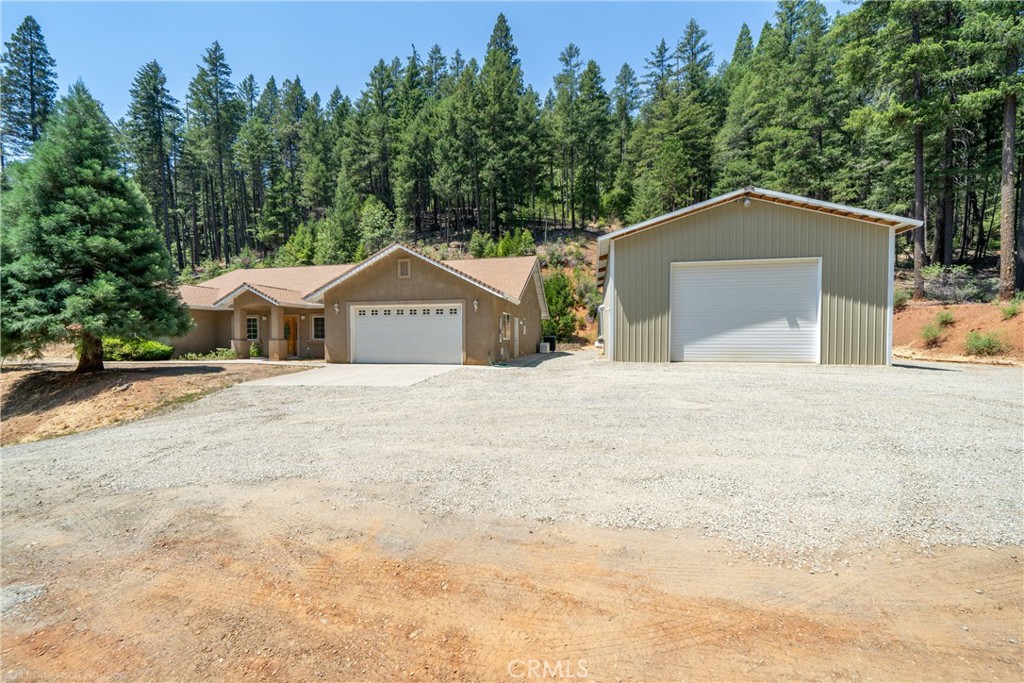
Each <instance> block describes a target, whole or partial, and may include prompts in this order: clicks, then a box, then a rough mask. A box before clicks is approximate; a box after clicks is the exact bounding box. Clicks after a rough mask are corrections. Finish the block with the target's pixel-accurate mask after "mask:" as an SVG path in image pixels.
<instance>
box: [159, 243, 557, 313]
mask: <svg viewBox="0 0 1024 683" xmlns="http://www.w3.org/2000/svg"><path fill="white" fill-rule="evenodd" d="M403 248H406V249H409V248H408V247H403ZM409 250H410V251H415V250H412V249H409ZM382 251H383V250H382ZM415 253H417V254H419V252H415ZM421 256H422V255H421ZM424 258H426V257H425V256H424ZM427 260H431V261H432V260H433V259H427ZM536 261H537V259H536V257H534V256H519V257H511V258H488V259H462V260H450V261H438V262H437V263H441V264H443V265H444V266H446V267H448V268H451V269H452V270H455V271H458V272H459V273H461V274H463V275H465V276H466V277H468V278H470V279H471V280H474V281H477V282H479V283H482V284H483V285H486V286H487V287H489V288H491V289H493V290H496V291H498V292H501V293H503V294H505V295H507V296H508V297H510V298H512V299H514V300H516V301H518V300H519V298H520V296H521V295H522V293H523V291H524V290H525V289H526V286H527V284H529V282H530V278H531V277H532V275H533V272H534V268H535V265H536ZM357 265H358V264H343V265H333V266H295V267H290V268H241V269H239V270H233V271H231V272H228V273H224V274H223V275H218V276H217V277H215V278H211V279H210V280H207V281H206V282H204V283H202V284H201V285H182V286H181V287H180V288H179V291H180V292H181V298H182V299H183V300H184V301H185V303H186V304H188V305H189V306H197V307H226V306H228V305H230V299H228V300H226V301H225V299H227V298H228V297H229V296H230V295H232V294H235V293H237V292H238V291H239V290H240V289H242V288H246V287H247V288H248V289H250V290H252V291H254V292H256V293H257V294H260V295H262V296H263V297H264V298H266V299H269V300H271V301H274V302H277V303H279V304H281V305H285V306H309V305H310V301H307V300H305V298H304V297H306V296H308V295H309V294H311V293H312V292H314V291H316V290H317V289H319V288H321V287H323V286H324V285H326V284H328V283H330V282H332V281H333V280H335V279H336V278H338V277H340V276H342V275H344V274H345V273H347V272H348V271H349V270H352V269H353V268H355V267H356V266H357Z"/></svg>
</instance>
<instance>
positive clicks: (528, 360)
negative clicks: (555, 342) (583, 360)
mask: <svg viewBox="0 0 1024 683" xmlns="http://www.w3.org/2000/svg"><path fill="white" fill-rule="evenodd" d="M569 355H571V354H569V353H566V352H565V351H554V352H552V353H532V354H530V355H529V356H521V357H519V358H517V359H515V360H510V361H505V362H504V363H498V364H497V366H498V367H507V368H535V367H537V366H538V365H540V364H542V363H546V362H548V361H551V360H554V359H556V358H564V357H565V356H569Z"/></svg>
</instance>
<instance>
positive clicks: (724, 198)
mask: <svg viewBox="0 0 1024 683" xmlns="http://www.w3.org/2000/svg"><path fill="white" fill-rule="evenodd" d="M751 199H753V200H756V201H763V202H767V203H770V204H782V205H784V206H790V207H793V208H796V209H804V210H808V211H817V212H820V213H826V214H829V215H833V216H841V217H843V218H850V219H853V220H859V221H863V222H866V223H872V224H874V225H879V226H882V227H886V228H892V229H894V230H895V232H896V234H900V233H902V232H906V231H907V230H913V229H914V228H916V227H919V226H921V225H923V221H919V220H916V219H913V218H905V217H903V216H897V215H894V214H890V213H882V212H880V211H871V210H869V209H859V208H856V207H853V206H846V205H844V204H835V203H833V202H826V201H822V200H820V199H811V198H810V197H800V196H798V195H793V194H786V193H785V192H776V191H775V190H766V189H764V188H760V187H753V186H748V187H745V188H743V189H741V190H736V191H734V192H729V193H727V194H723V195H720V196H718V197H713V198H711V199H708V200H706V201H703V202H699V203H697V204H692V205H690V206H687V207H684V208H682V209H678V210H676V211H672V212H670V213H666V214H663V215H661V216H656V217H655V218H651V219H649V220H646V221H643V222H641V223H636V224H634V225H629V226H626V227H624V228H620V229H618V230H615V231H614V232H610V233H608V234H607V235H601V236H600V237H598V238H597V282H598V286H602V285H604V275H605V272H606V270H607V266H608V251H609V248H610V245H611V243H612V242H613V241H615V240H618V239H622V238H624V237H629V236H630V235H633V234H636V233H638V232H642V231H644V230H650V229H651V228H658V227H660V226H662V225H665V224H666V223H671V222H672V221H675V220H678V219H680V218H684V217H686V216H690V215H693V214H695V213H699V212H701V211H707V210H708V209H713V208H715V207H718V206H721V205H723V204H726V203H728V202H732V201H739V200H745V201H747V202H749V201H750V200H751Z"/></svg>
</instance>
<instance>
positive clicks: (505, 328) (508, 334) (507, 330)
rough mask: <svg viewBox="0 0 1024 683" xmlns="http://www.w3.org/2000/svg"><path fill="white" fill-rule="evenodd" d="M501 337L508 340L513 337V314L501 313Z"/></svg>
mask: <svg viewBox="0 0 1024 683" xmlns="http://www.w3.org/2000/svg"><path fill="white" fill-rule="evenodd" d="M499 327H500V328H501V338H502V339H504V340H505V341H508V340H509V339H511V338H512V316H511V315H509V314H508V313H502V314H501V324H500V325H499Z"/></svg>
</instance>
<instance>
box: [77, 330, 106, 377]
mask: <svg viewBox="0 0 1024 683" xmlns="http://www.w3.org/2000/svg"><path fill="white" fill-rule="evenodd" d="M102 369H103V340H102V339H101V338H100V337H97V336H95V335H93V334H90V333H88V332H83V333H82V351H81V353H79V355H78V367H77V368H75V372H76V373H83V372H99V371H100V370H102Z"/></svg>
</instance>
